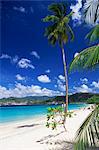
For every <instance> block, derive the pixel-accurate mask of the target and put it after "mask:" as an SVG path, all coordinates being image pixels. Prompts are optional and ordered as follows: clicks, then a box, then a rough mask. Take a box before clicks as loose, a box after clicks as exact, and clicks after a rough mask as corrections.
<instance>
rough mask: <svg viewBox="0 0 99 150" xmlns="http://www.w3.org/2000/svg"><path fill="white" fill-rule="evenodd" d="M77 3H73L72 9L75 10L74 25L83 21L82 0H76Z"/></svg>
mask: <svg viewBox="0 0 99 150" xmlns="http://www.w3.org/2000/svg"><path fill="white" fill-rule="evenodd" d="M76 2H77V3H76V4H75V5H71V6H70V9H72V11H73V12H74V13H73V15H72V19H73V20H74V25H75V24H76V23H78V24H80V23H81V12H80V9H81V8H82V0H76Z"/></svg>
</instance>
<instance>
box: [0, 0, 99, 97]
mask: <svg viewBox="0 0 99 150" xmlns="http://www.w3.org/2000/svg"><path fill="white" fill-rule="evenodd" d="M81 1H82V0H78V1H77V2H74V1H69V5H68V7H67V13H69V12H70V8H71V10H73V11H74V10H75V14H74V16H73V17H72V21H71V22H70V25H71V26H72V28H73V31H74V34H75V39H74V41H73V42H71V43H70V42H69V43H68V44H66V45H65V52H66V58H67V63H68V65H69V64H70V62H71V61H72V59H73V58H74V55H75V53H79V52H80V51H81V50H83V49H84V48H86V47H88V46H89V45H88V42H87V41H86V40H85V35H86V34H87V33H88V32H89V30H90V27H89V26H88V25H86V24H84V23H82V21H81V12H80V8H81V7H82V3H81ZM53 2H55V1H53ZM51 3H52V1H46V2H45V1H28V2H27V1H8V2H7V1H2V3H1V7H0V9H1V18H0V19H1V47H0V98H3V97H10V96H17V97H24V96H42V95H47V96H54V95H63V94H64V91H65V86H64V76H63V75H64V72H63V64H62V55H61V50H60V48H59V47H58V45H56V46H55V47H53V46H51V45H50V44H49V43H48V41H47V39H46V37H44V29H45V27H46V26H47V25H48V24H46V23H43V22H42V18H44V17H45V16H46V15H47V14H49V13H50V12H49V11H48V10H47V7H48V5H49V4H51ZM68 79H69V93H76V92H96V93H97V92H98V93H99V71H98V70H94V71H82V72H75V73H71V74H70V75H69V77H68Z"/></svg>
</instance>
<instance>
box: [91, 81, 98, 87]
mask: <svg viewBox="0 0 99 150" xmlns="http://www.w3.org/2000/svg"><path fill="white" fill-rule="evenodd" d="M91 86H94V87H95V88H97V89H99V81H98V82H96V81H93V82H92V84H91Z"/></svg>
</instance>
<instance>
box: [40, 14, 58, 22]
mask: <svg viewBox="0 0 99 150" xmlns="http://www.w3.org/2000/svg"><path fill="white" fill-rule="evenodd" d="M51 21H52V22H57V21H59V18H58V17H57V16H54V15H50V16H46V17H45V18H44V19H43V22H51Z"/></svg>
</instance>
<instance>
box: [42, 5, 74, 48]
mask: <svg viewBox="0 0 99 150" xmlns="http://www.w3.org/2000/svg"><path fill="white" fill-rule="evenodd" d="M48 9H49V10H50V11H51V12H52V13H53V15H48V16H46V17H45V18H44V19H43V22H50V25H49V26H48V27H46V29H45V36H47V38H48V41H49V42H50V43H51V44H52V45H55V44H56V42H58V43H59V45H60V46H62V43H64V44H65V43H67V42H68V41H69V40H73V39H74V34H73V31H72V29H71V27H70V26H69V22H70V17H71V16H72V12H70V13H69V14H68V15H66V6H65V5H64V4H63V3H55V4H52V5H50V6H49V7H48Z"/></svg>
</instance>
